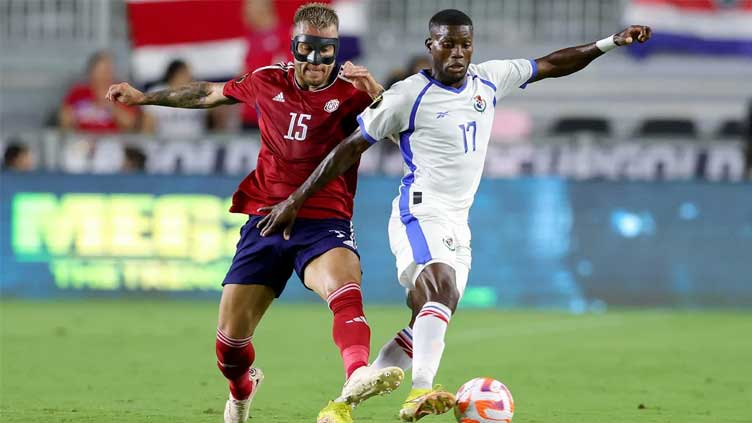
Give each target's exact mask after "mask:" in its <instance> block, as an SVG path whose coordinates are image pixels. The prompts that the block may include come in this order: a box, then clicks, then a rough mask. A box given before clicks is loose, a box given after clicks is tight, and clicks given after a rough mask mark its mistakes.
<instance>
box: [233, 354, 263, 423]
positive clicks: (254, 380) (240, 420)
mask: <svg viewBox="0 0 752 423" xmlns="http://www.w3.org/2000/svg"><path fill="white" fill-rule="evenodd" d="M248 377H249V378H250V379H251V385H252V386H253V389H252V390H251V396H249V397H248V399H244V400H236V399H235V398H233V397H232V394H230V399H228V400H227V403H225V423H245V422H247V421H248V416H249V415H250V413H251V401H253V397H255V396H256V392H258V388H259V386H260V385H261V382H263V381H264V372H262V371H261V369H257V368H255V367H251V369H250V370H249V371H248Z"/></svg>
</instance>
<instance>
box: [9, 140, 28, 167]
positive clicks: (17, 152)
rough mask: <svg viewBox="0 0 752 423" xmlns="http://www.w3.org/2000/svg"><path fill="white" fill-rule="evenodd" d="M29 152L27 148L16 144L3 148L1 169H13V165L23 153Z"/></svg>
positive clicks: (12, 143)
mask: <svg viewBox="0 0 752 423" xmlns="http://www.w3.org/2000/svg"><path fill="white" fill-rule="evenodd" d="M28 151H29V147H27V146H26V145H24V144H21V143H18V142H11V143H10V144H8V146H7V147H6V148H5V152H4V153H3V169H8V168H12V167H13V165H14V164H13V163H14V162H15V161H16V160H17V159H18V158H19V157H20V156H21V155H22V154H24V153H26V152H28Z"/></svg>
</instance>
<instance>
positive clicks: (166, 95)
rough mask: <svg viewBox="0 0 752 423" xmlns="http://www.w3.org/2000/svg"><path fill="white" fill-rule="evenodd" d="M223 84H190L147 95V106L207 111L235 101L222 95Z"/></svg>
mask: <svg viewBox="0 0 752 423" xmlns="http://www.w3.org/2000/svg"><path fill="white" fill-rule="evenodd" d="M221 87H222V84H216V83H213V82H191V83H189V84H186V85H183V86H180V87H177V88H168V89H165V90H160V91H156V92H153V93H146V94H145V95H146V101H145V103H146V104H153V105H156V106H167V107H181V108H186V109H206V108H209V107H214V106H219V105H222V104H232V103H233V102H234V101H233V100H232V99H230V98H227V97H225V96H224V95H221Z"/></svg>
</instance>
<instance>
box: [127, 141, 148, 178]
mask: <svg viewBox="0 0 752 423" xmlns="http://www.w3.org/2000/svg"><path fill="white" fill-rule="evenodd" d="M123 153H124V155H125V160H124V161H125V163H127V164H126V166H125V167H126V169H125V170H126V171H131V172H143V171H144V170H145V169H146V154H144V152H143V151H141V149H140V148H138V147H133V146H126V147H125V148H124V149H123Z"/></svg>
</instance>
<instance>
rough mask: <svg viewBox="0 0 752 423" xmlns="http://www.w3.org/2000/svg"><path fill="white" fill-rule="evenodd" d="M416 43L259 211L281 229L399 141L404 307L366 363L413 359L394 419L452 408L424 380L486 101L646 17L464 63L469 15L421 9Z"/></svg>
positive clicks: (457, 285) (569, 68)
mask: <svg viewBox="0 0 752 423" xmlns="http://www.w3.org/2000/svg"><path fill="white" fill-rule="evenodd" d="M429 32H430V37H429V38H428V39H426V42H425V44H426V47H427V48H428V51H429V53H430V54H431V56H432V59H433V60H432V62H433V66H432V68H431V69H426V70H424V71H422V72H420V73H418V74H415V75H413V76H410V77H408V78H407V79H405V80H404V81H401V82H398V83H397V84H395V85H394V86H392V87H391V88H390V89H389V90H387V91H386V92H384V94H383V95H382V97H381V98H380V99H377V100H376V101H375V102H374V103H373V104H372V105H371V106H370V107H369V108H368V109H366V110H365V111H364V112H363V113H361V114H360V116H359V117H358V123H359V125H360V128H359V130H357V131H356V132H355V133H353V134H352V135H350V136H349V137H348V138H346V139H345V140H344V141H342V143H340V144H339V145H338V146H337V147H335V148H334V150H332V152H331V153H330V154H329V155H328V156H327V158H326V159H325V160H324V161H323V162H321V164H320V165H319V166H318V167H317V168H316V170H315V171H314V172H313V174H312V175H311V176H310V177H309V178H308V180H306V182H305V183H304V184H303V185H302V186H301V187H300V188H299V189H298V190H297V191H295V192H294V193H293V194H292V195H290V197H289V198H288V199H287V200H285V201H284V202H282V203H280V204H277V205H276V206H275V207H274V208H273V210H272V212H271V213H270V214H269V215H268V216H266V217H265V218H264V219H263V220H262V221H260V222H259V227H260V228H261V234H262V236H265V235H268V234H270V233H272V232H274V231H277V230H283V231H284V232H285V236H289V234H290V231H291V229H292V224H293V222H294V221H295V216H296V215H297V211H298V210H299V209H300V207H301V204H303V202H304V201H305V199H306V198H308V197H309V196H310V195H311V194H312V193H313V192H315V191H316V190H318V189H319V188H321V187H322V186H324V185H325V184H326V183H327V182H328V181H329V180H331V179H332V178H334V177H335V176H337V175H340V174H342V173H344V172H345V171H346V170H347V169H349V168H350V167H351V166H353V165H354V164H355V163H356V162H357V161H358V159H359V158H360V155H361V154H362V153H363V152H364V151H365V150H366V149H368V147H370V146H371V145H372V144H374V143H375V142H377V141H378V140H381V139H386V138H391V139H393V140H397V141H398V142H399V146H400V150H401V151H402V155H403V157H404V160H405V164H406V165H407V172H406V174H405V176H404V177H403V178H402V184H401V186H400V188H399V195H398V196H397V198H395V199H394V202H393V206H392V217H391V219H390V222H389V241H390V244H391V249H392V252H393V253H394V255H395V257H396V259H397V273H398V278H399V282H400V284H402V286H404V287H405V288H406V290H407V296H408V304H409V305H410V307H411V309H412V318H411V320H410V324H409V326H408V327H406V328H405V329H403V330H402V331H400V332H399V333H398V334H397V336H396V337H395V338H394V339H393V340H391V341H390V342H388V343H387V344H386V345H385V346H384V347H383V348H382V349H381V351H380V353H379V356H378V357H377V358H376V360H375V361H374V362H373V363H372V364H371V366H373V367H375V368H381V367H385V366H399V367H402V368H403V369H407V368H409V367H410V365H411V364H412V367H413V389H412V391H411V392H410V394H409V395H408V397H407V400H406V401H405V403H404V404H403V406H402V409H401V410H400V417H401V418H402V420H404V421H416V420H418V419H420V418H422V417H424V416H426V415H430V414H441V413H445V412H447V411H449V410H451V408H452V406H453V404H454V401H455V398H454V395H452V394H451V393H450V392H447V391H445V390H443V389H441V388H439V387H434V386H433V382H434V377H435V375H436V372H437V370H438V367H439V362H440V361H441V356H442V354H443V351H444V337H445V333H446V330H447V326H448V324H449V321H450V319H451V317H452V314H453V313H454V312H455V310H456V307H457V303H458V302H459V300H460V298H461V297H462V293H463V291H464V290H465V285H466V284H467V279H468V273H469V271H470V260H471V254H470V252H471V250H470V228H469V227H468V212H469V210H470V206H471V205H472V203H473V199H474V196H475V192H476V190H477V188H478V184H479V182H480V179H481V174H482V173H483V163H484V161H485V158H486V150H487V148H488V141H489V137H490V133H491V125H492V122H493V117H494V106H495V105H496V103H497V102H498V101H500V100H501V99H502V98H503V97H504V96H506V95H507V94H509V93H510V92H512V91H514V90H516V89H518V88H524V87H525V85H527V84H528V83H531V82H535V81H540V80H541V79H544V78H555V77H560V76H565V75H569V74H572V73H574V72H577V71H579V70H581V69H583V68H584V67H585V66H587V65H588V64H589V63H590V62H591V61H593V60H594V59H595V58H597V57H599V56H601V55H603V54H604V53H605V52H607V51H609V50H611V49H613V48H616V47H618V46H622V45H626V44H631V43H633V42H645V41H647V40H648V39H649V38H650V28H649V27H645V26H630V27H629V28H627V29H625V30H624V31H622V32H620V33H618V34H615V35H613V36H611V37H608V38H605V39H603V40H601V41H598V42H595V43H590V44H586V45H582V46H578V47H571V48H566V49H563V50H559V51H556V52H554V53H551V54H549V55H548V56H545V57H541V58H539V59H535V60H527V59H521V60H491V61H488V62H484V63H480V64H472V63H470V59H471V56H472V53H473V24H472V21H471V20H470V18H469V17H468V16H467V15H466V14H464V13H463V12H461V11H459V10H443V11H441V12H439V13H437V14H436V15H434V16H433V17H432V18H431V21H430V23H429Z"/></svg>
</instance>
